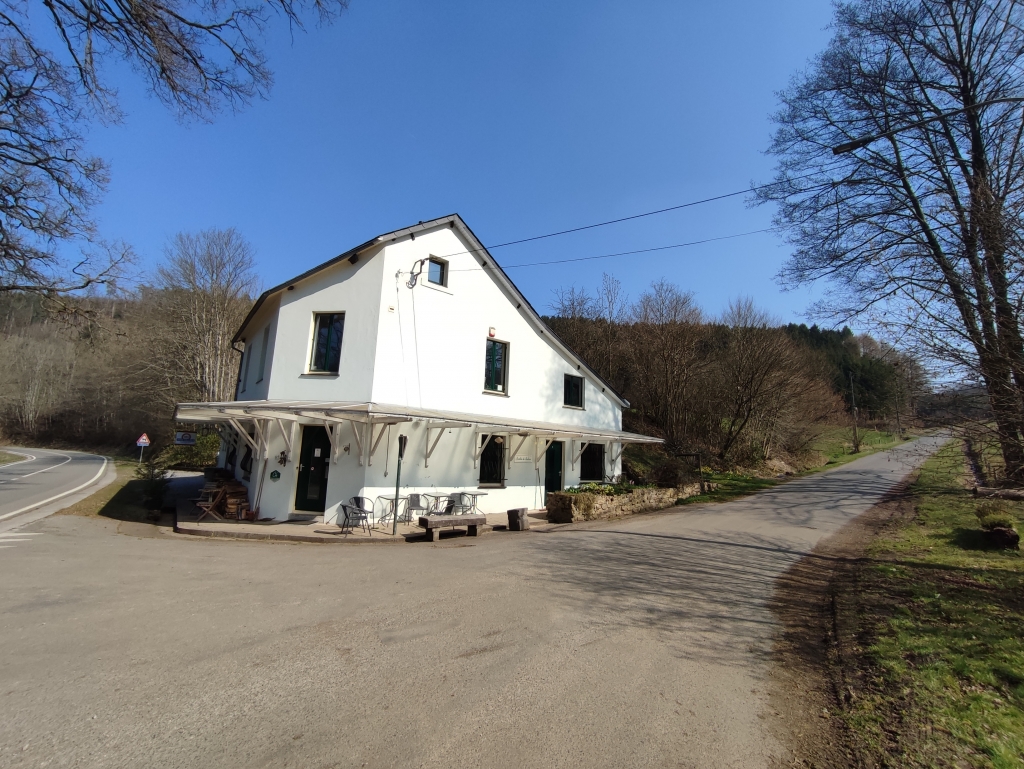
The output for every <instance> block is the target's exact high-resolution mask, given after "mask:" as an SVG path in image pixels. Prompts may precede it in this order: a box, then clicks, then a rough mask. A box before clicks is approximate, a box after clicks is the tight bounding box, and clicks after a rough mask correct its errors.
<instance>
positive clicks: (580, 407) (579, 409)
mask: <svg viewBox="0 0 1024 769" xmlns="http://www.w3.org/2000/svg"><path fill="white" fill-rule="evenodd" d="M562 408H563V409H572V410H573V411H586V410H587V407H586V406H570V405H569V404H568V403H563V404H562Z"/></svg>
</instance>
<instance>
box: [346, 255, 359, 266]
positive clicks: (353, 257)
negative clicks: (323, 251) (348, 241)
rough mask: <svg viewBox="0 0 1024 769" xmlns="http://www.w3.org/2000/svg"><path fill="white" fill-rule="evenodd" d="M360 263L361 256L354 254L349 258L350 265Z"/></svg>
mask: <svg viewBox="0 0 1024 769" xmlns="http://www.w3.org/2000/svg"><path fill="white" fill-rule="evenodd" d="M358 261H359V254H352V256H350V257H349V258H348V263H349V264H355V263H356V262H358Z"/></svg>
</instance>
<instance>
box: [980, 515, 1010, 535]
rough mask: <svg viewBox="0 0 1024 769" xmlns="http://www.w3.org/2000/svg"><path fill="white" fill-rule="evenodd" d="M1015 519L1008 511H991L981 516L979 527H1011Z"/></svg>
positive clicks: (988, 528) (987, 529)
mask: <svg viewBox="0 0 1024 769" xmlns="http://www.w3.org/2000/svg"><path fill="white" fill-rule="evenodd" d="M1014 523H1015V521H1014V520H1013V516H1012V515H1010V514H1009V513H991V514H990V515H986V516H984V517H981V528H983V529H985V530H986V531H992V529H1012V528H1013V524H1014Z"/></svg>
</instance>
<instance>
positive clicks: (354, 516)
mask: <svg viewBox="0 0 1024 769" xmlns="http://www.w3.org/2000/svg"><path fill="white" fill-rule="evenodd" d="M341 512H342V514H343V516H344V517H343V519H342V522H341V530H342V531H344V530H345V529H348V530H349V531H351V530H352V529H353V528H354V527H355V526H360V527H362V528H364V529H366V533H367V534H369V535H370V536H371V537H372V536H373V532H372V531H371V530H370V515H369V513H367V512H366V511H365V510H362V509H360V508H358V507H353V506H352V505H345V504H343V505H342V506H341Z"/></svg>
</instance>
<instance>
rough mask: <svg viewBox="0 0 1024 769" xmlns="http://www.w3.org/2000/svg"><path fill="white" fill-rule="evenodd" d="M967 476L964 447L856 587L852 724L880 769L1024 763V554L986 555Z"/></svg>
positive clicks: (918, 487) (917, 488)
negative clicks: (966, 480) (966, 481)
mask: <svg viewBox="0 0 1024 769" xmlns="http://www.w3.org/2000/svg"><path fill="white" fill-rule="evenodd" d="M963 479H964V458H963V454H962V451H961V447H960V445H959V443H958V442H954V443H951V444H949V445H948V446H947V447H946V448H944V449H943V450H942V451H940V452H939V453H938V454H937V455H935V456H934V457H932V458H931V459H930V460H929V461H928V462H926V463H925V465H924V466H923V467H922V469H921V472H920V474H919V476H918V478H917V480H916V481H915V482H914V483H913V485H912V487H911V489H910V492H911V494H912V499H913V504H914V513H913V515H912V517H910V518H908V519H904V520H903V521H900V522H898V523H896V524H894V525H893V526H891V527H890V528H889V529H887V530H886V531H885V532H883V533H882V534H881V535H880V536H879V537H878V538H876V539H875V540H874V541H873V543H872V544H871V545H870V547H869V549H868V553H867V554H868V558H867V559H866V560H865V562H864V564H863V565H862V566H861V567H860V568H859V571H858V573H857V575H856V586H855V587H851V588H850V592H851V594H852V595H851V598H852V603H851V608H850V609H849V610H848V612H849V614H850V616H849V617H847V618H845V619H846V620H849V621H850V622H852V626H853V628H854V632H853V634H852V637H853V639H854V640H853V641H852V642H851V649H852V657H853V659H854V660H855V662H854V666H853V670H852V671H847V675H846V678H847V680H848V681H850V682H851V684H852V686H851V688H850V689H849V697H848V700H849V701H848V705H847V708H846V710H845V712H844V718H845V720H846V722H847V724H848V726H849V727H850V729H851V731H852V734H853V735H854V737H855V740H856V741H857V742H858V743H860V747H861V748H862V749H863V750H865V751H866V752H867V753H868V755H871V756H872V757H873V761H872V763H879V764H881V765H884V766H911V767H916V766H972V767H975V766H976V767H997V768H999V769H1002V768H1003V767H1020V766H1022V765H1024V637H1022V634H1021V631H1020V629H1021V627H1024V595H1022V592H1021V589H1022V587H1024V558H1022V556H1021V554H1020V553H1019V552H1018V551H994V550H987V549H985V543H984V540H983V537H982V534H981V531H980V528H979V526H978V519H977V518H976V516H975V514H974V510H975V504H976V502H975V499H974V497H973V496H972V495H971V494H970V492H968V491H967V490H966V488H965V484H964V481H963ZM1013 514H1014V515H1015V517H1017V518H1018V519H1019V518H1020V516H1021V515H1024V508H1022V506H1021V505H1020V504H1017V505H1015V506H1014V508H1013Z"/></svg>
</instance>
